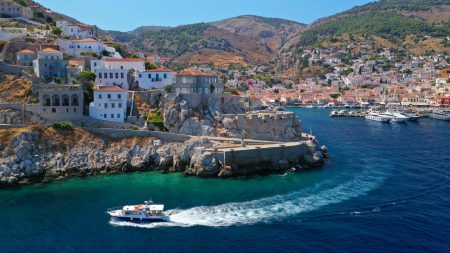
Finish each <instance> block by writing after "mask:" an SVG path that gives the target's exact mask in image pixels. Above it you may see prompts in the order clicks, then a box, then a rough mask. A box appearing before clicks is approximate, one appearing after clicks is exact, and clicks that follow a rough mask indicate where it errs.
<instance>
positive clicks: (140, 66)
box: [91, 58, 145, 89]
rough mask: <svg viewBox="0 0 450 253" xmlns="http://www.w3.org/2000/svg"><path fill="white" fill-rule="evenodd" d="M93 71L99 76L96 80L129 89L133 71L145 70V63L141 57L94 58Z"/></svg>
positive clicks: (102, 83)
mask: <svg viewBox="0 0 450 253" xmlns="http://www.w3.org/2000/svg"><path fill="white" fill-rule="evenodd" d="M91 71H92V72H94V73H95V74H96V76H97V78H96V80H95V81H96V82H97V83H99V84H101V85H106V86H119V87H121V88H124V89H129V87H130V81H131V76H132V75H131V72H133V71H145V63H144V59H139V58H129V59H119V58H107V59H104V60H92V61H91Z"/></svg>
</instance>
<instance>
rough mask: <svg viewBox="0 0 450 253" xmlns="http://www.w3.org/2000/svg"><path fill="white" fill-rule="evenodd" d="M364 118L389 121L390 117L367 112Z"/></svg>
mask: <svg viewBox="0 0 450 253" xmlns="http://www.w3.org/2000/svg"><path fill="white" fill-rule="evenodd" d="M366 119H368V120H373V121H379V122H384V123H389V121H390V120H391V118H390V117H388V116H386V115H383V114H378V113H376V112H369V114H367V116H366Z"/></svg>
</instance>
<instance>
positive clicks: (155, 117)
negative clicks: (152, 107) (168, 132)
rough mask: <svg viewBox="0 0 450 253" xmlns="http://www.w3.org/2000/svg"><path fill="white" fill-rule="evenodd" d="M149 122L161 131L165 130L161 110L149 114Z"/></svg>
mask: <svg viewBox="0 0 450 253" xmlns="http://www.w3.org/2000/svg"><path fill="white" fill-rule="evenodd" d="M147 122H148V123H150V124H152V125H154V126H155V127H158V128H159V129H161V130H163V129H164V128H165V127H164V118H163V116H162V115H161V112H160V111H159V110H158V111H156V112H152V113H150V114H147Z"/></svg>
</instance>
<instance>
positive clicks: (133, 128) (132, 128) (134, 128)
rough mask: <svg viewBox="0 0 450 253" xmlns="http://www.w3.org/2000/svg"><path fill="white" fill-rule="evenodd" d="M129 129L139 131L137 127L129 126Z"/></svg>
mask: <svg viewBox="0 0 450 253" xmlns="http://www.w3.org/2000/svg"><path fill="white" fill-rule="evenodd" d="M130 129H131V130H139V127H138V126H131V127H130Z"/></svg>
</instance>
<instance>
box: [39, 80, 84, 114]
mask: <svg viewBox="0 0 450 253" xmlns="http://www.w3.org/2000/svg"><path fill="white" fill-rule="evenodd" d="M38 93H39V105H38V106H36V108H35V110H34V111H35V112H37V113H38V114H39V115H40V116H41V117H43V118H45V119H47V120H49V121H57V120H69V121H76V120H81V119H82V117H83V99H84V97H83V90H82V88H81V85H67V84H62V85H61V84H48V85H42V86H40V87H39V89H38Z"/></svg>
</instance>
